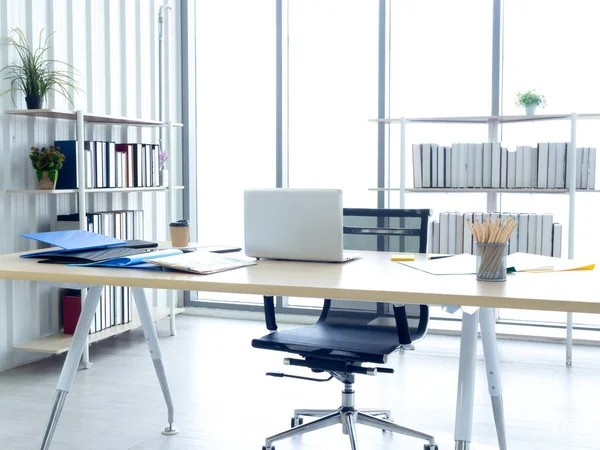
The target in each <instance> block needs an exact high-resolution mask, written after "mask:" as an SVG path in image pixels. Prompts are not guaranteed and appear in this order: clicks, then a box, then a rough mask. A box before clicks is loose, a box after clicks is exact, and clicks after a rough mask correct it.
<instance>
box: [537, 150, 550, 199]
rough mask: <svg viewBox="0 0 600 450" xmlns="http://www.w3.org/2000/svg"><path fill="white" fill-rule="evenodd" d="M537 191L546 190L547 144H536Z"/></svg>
mask: <svg viewBox="0 0 600 450" xmlns="http://www.w3.org/2000/svg"><path fill="white" fill-rule="evenodd" d="M537 187H538V188H539V189H546V188H548V143H547V142H540V143H539V144H538V185H537Z"/></svg>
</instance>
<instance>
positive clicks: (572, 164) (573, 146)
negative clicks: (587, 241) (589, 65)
mask: <svg viewBox="0 0 600 450" xmlns="http://www.w3.org/2000/svg"><path fill="white" fill-rule="evenodd" d="M576 151H577V114H576V113H572V114H571V143H570V148H569V153H568V156H569V160H568V165H567V167H568V169H569V173H568V176H567V182H568V183H569V186H568V188H569V259H573V258H574V257H575V189H576V187H577V186H576V176H577V173H576V170H577V168H576V165H577V159H576ZM566 363H567V365H568V366H570V365H571V364H573V313H571V312H570V313H567V355H566Z"/></svg>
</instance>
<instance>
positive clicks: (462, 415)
mask: <svg viewBox="0 0 600 450" xmlns="http://www.w3.org/2000/svg"><path fill="white" fill-rule="evenodd" d="M478 322H479V310H477V311H475V312H474V313H473V314H468V313H466V312H464V311H463V317H462V331H461V335H460V363H459V369H458V394H457V398H456V419H455V420H456V422H455V426H454V440H455V442H456V447H455V448H456V450H469V448H470V446H471V432H472V426H473V398H474V395H475V361H476V356H477V323H478Z"/></svg>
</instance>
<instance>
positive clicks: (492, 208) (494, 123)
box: [370, 113, 600, 365]
mask: <svg viewBox="0 0 600 450" xmlns="http://www.w3.org/2000/svg"><path fill="white" fill-rule="evenodd" d="M552 120H569V121H570V123H571V133H570V134H571V135H570V141H569V143H568V146H567V180H566V181H567V188H566V189H531V188H525V189H522V188H510V189H508V188H420V189H413V188H406V125H407V124H409V123H428V124H471V125H472V124H481V125H487V126H488V140H489V142H499V139H498V137H499V125H503V124H511V123H522V122H539V121H552ZM578 120H600V114H577V113H570V114H546V115H536V116H502V115H496V116H468V117H416V118H409V117H400V118H379V119H370V121H371V122H376V123H377V124H384V125H393V124H399V125H400V183H399V187H397V188H395V187H391V186H390V179H389V176H388V178H387V180H386V185H387V186H386V187H384V188H373V189H370V190H372V191H378V192H385V193H387V195H388V204H389V193H390V192H391V191H398V192H399V194H400V202H399V203H400V204H399V207H400V208H404V207H405V196H406V193H426V192H428V193H469V194H475V193H485V194H486V196H487V207H486V211H487V212H497V211H498V210H499V205H500V201H499V200H500V197H499V196H500V194H502V193H527V194H538V193H539V194H563V195H565V194H568V195H569V235H568V245H567V253H568V258H569V259H573V258H574V255H575V231H574V227H575V197H576V196H575V194H576V192H600V191H598V190H577V189H576V170H575V169H576V167H575V166H576V154H575V149H576V148H577V121H578ZM566 331H567V333H566V364H567V365H571V364H572V362H573V313H567V327H566Z"/></svg>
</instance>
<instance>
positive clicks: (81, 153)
mask: <svg viewBox="0 0 600 450" xmlns="http://www.w3.org/2000/svg"><path fill="white" fill-rule="evenodd" d="M76 115H77V119H76V124H75V131H76V133H75V134H76V135H77V159H78V164H77V178H78V179H79V187H78V190H79V192H78V198H77V202H78V205H77V206H78V208H79V228H80V229H81V230H84V231H87V219H86V211H87V205H86V198H85V130H84V127H85V123H84V117H83V111H81V110H79V111H77V112H76ZM85 296H86V291H85V289H82V290H81V307H82V308H83V305H84V304H85ZM87 331H88V333H89V331H90V330H89V327H88V330H87ZM81 365H82V367H84V368H85V369H89V368H90V367H92V363H90V345H89V341H88V338H87V335H86V338H85V346H84V347H83V353H82V355H81Z"/></svg>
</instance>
